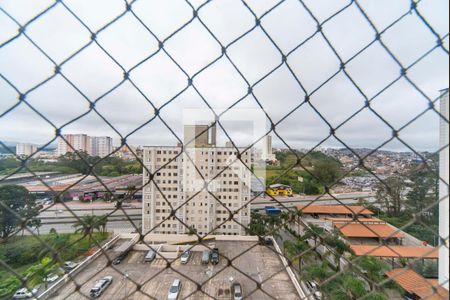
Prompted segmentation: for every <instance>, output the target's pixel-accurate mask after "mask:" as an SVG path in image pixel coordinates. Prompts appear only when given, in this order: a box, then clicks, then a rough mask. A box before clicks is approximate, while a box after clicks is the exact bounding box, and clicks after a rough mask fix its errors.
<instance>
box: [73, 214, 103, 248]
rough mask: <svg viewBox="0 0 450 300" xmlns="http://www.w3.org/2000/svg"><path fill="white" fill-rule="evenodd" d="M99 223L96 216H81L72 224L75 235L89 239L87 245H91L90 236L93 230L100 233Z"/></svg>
mask: <svg viewBox="0 0 450 300" xmlns="http://www.w3.org/2000/svg"><path fill="white" fill-rule="evenodd" d="M100 224H101V221H100V220H99V217H98V216H94V215H86V216H82V217H81V218H80V220H79V221H77V222H76V223H75V224H73V227H75V233H82V234H83V235H84V236H85V237H86V236H87V237H88V239H89V245H91V240H92V234H93V233H94V230H98V231H100Z"/></svg>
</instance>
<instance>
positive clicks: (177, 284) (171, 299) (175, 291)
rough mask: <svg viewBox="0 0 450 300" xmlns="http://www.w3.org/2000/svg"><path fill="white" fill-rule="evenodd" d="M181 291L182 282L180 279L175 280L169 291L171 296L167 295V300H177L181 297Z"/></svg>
mask: <svg viewBox="0 0 450 300" xmlns="http://www.w3.org/2000/svg"><path fill="white" fill-rule="evenodd" d="M180 291H181V281H180V279H175V280H174V281H173V283H172V286H171V287H170V289H169V294H168V295H167V300H176V299H178V296H179V295H180Z"/></svg>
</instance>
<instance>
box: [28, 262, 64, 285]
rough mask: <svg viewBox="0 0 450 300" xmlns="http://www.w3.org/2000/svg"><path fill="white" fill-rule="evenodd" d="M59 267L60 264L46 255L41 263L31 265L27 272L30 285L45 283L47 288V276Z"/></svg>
mask: <svg viewBox="0 0 450 300" xmlns="http://www.w3.org/2000/svg"><path fill="white" fill-rule="evenodd" d="M57 269H58V265H57V264H55V263H54V261H53V260H52V259H51V258H50V257H44V258H43V259H41V261H40V262H39V264H37V265H34V266H31V267H29V268H28V269H27V271H26V272H25V274H26V275H25V276H26V279H27V283H28V285H30V286H36V285H38V284H41V283H43V284H44V286H45V289H47V287H48V281H47V276H48V275H49V274H51V273H54V272H55V271H56V270H57Z"/></svg>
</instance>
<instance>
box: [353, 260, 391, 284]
mask: <svg viewBox="0 0 450 300" xmlns="http://www.w3.org/2000/svg"><path fill="white" fill-rule="evenodd" d="M358 264H359V266H360V267H361V269H362V270H364V272H365V273H366V275H367V277H368V278H369V279H370V280H369V286H370V290H371V291H373V290H374V288H375V287H374V282H377V283H378V282H381V281H382V280H383V276H384V272H385V271H386V270H388V269H389V266H388V265H386V264H385V263H384V262H382V261H381V260H380V259H378V258H376V257H372V256H363V257H361V259H360V260H359V261H358Z"/></svg>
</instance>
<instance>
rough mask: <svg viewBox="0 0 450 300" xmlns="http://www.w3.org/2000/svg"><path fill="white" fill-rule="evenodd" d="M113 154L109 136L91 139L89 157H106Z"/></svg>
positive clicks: (111, 141)
mask: <svg viewBox="0 0 450 300" xmlns="http://www.w3.org/2000/svg"><path fill="white" fill-rule="evenodd" d="M112 152H113V140H112V138H110V137H109V136H93V137H91V150H90V153H89V154H90V155H92V156H99V157H106V156H108V155H110V154H111V153H112Z"/></svg>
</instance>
